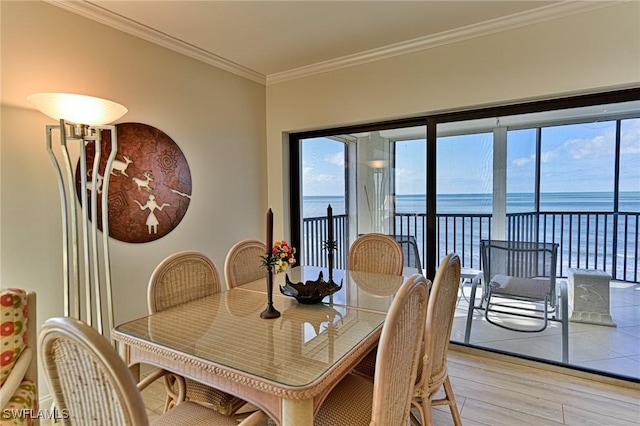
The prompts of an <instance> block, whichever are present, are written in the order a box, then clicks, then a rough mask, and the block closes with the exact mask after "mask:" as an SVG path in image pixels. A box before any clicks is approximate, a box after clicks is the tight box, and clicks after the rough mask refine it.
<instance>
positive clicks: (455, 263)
mask: <svg viewBox="0 0 640 426" xmlns="http://www.w3.org/2000/svg"><path fill="white" fill-rule="evenodd" d="M459 285H460V257H459V256H458V255H457V254H455V253H451V254H449V255H447V256H446V257H445V258H444V259H443V260H442V262H440V266H439V267H438V271H437V272H436V276H435V278H434V280H433V286H432V287H431V292H430V294H429V303H428V305H427V318H426V325H425V329H424V346H423V347H424V356H423V357H422V360H423V362H422V365H421V366H420V367H419V368H418V379H417V381H416V385H415V389H414V396H413V402H412V403H413V405H414V407H416V409H417V410H418V412H419V413H420V418H421V419H420V422H419V423H416V424H420V425H422V426H431V425H433V417H432V415H431V407H432V406H435V405H448V406H449V410H450V411H451V416H452V417H453V423H454V425H456V426H460V425H462V420H461V419H460V414H459V413H458V406H457V404H456V399H455V395H454V394H453V388H452V387H451V381H450V380H449V373H448V370H447V352H448V350H449V340H450V339H451V329H452V327H453V318H454V314H455V310H456V303H457V301H458V288H459ZM441 387H442V388H443V390H444V397H442V398H437V399H434V397H435V395H436V393H437V392H438V390H439V389H440V388H441ZM416 420H417V419H415V418H414V423H415V421H416Z"/></svg>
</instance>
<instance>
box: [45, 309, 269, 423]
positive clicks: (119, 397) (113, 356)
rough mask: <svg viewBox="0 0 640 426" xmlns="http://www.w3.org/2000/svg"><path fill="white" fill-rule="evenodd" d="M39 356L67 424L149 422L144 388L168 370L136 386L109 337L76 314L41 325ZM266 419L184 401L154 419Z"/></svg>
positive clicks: (170, 420) (255, 420)
mask: <svg viewBox="0 0 640 426" xmlns="http://www.w3.org/2000/svg"><path fill="white" fill-rule="evenodd" d="M38 348H39V356H40V359H41V361H42V365H43V366H44V373H45V378H46V380H47V383H48V384H49V389H50V390H51V393H52V394H53V398H54V402H55V406H56V410H57V412H58V413H60V416H59V417H60V421H61V422H62V424H63V425H64V426H105V425H118V426H146V425H149V419H148V418H147V413H146V409H145V406H144V402H143V401H142V396H141V394H140V390H142V389H144V388H145V387H146V386H148V385H149V384H150V383H151V382H153V381H154V380H156V379H157V378H158V377H160V376H161V375H162V374H165V373H166V372H165V371H164V370H160V369H158V370H155V371H154V372H153V373H152V374H151V375H149V376H148V377H147V378H145V379H144V380H143V381H142V382H140V383H139V384H138V385H136V383H135V380H134V378H133V376H132V375H131V372H130V371H129V369H128V368H127V366H126V365H125V363H124V361H123V360H122V359H121V358H120V356H119V355H118V353H117V352H116V350H115V349H114V348H113V346H111V344H110V343H109V341H108V340H107V339H105V338H104V337H103V336H101V335H100V334H99V333H98V332H97V331H96V330H94V329H93V328H91V327H89V326H88V325H87V324H85V323H83V322H82V321H79V320H77V319H74V318H69V317H57V318H50V319H49V320H47V321H46V322H45V324H44V325H43V326H42V328H41V331H40V336H39V342H38ZM267 418H268V417H267V416H266V414H265V413H264V412H262V411H258V412H255V413H253V414H252V415H251V416H249V417H247V418H246V419H245V420H244V421H243V422H241V423H238V421H237V420H236V419H234V418H232V417H228V416H225V415H222V414H220V413H218V412H216V411H214V410H212V409H209V408H206V407H204V406H202V405H200V404H196V403H194V402H190V401H185V402H182V403H180V404H178V405H176V406H175V407H173V408H172V409H171V410H169V411H168V412H166V413H164V414H162V415H161V416H160V417H159V418H157V419H156V420H154V421H153V422H152V424H153V425H156V426H180V425H194V426H196V425H202V426H205V425H207V426H238V425H242V426H248V425H257V424H259V423H260V422H262V421H263V420H265V419H267Z"/></svg>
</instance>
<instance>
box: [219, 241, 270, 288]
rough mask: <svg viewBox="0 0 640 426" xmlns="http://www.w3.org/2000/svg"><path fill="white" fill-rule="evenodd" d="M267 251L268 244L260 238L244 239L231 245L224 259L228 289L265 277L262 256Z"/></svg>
mask: <svg viewBox="0 0 640 426" xmlns="http://www.w3.org/2000/svg"><path fill="white" fill-rule="evenodd" d="M266 252H267V246H266V245H265V244H264V243H263V242H262V241H258V240H242V241H240V242H238V243H236V244H235V245H234V246H233V247H231V249H229V252H228V253H227V257H226V259H225V261H224V279H225V281H226V283H227V289H232V288H234V287H237V286H239V285H242V284H246V283H250V282H252V281H256V280H259V279H260V278H264V277H265V274H266V269H265V268H263V267H262V256H264V255H265V254H266Z"/></svg>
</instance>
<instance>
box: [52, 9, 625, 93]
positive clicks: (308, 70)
mask: <svg viewBox="0 0 640 426" xmlns="http://www.w3.org/2000/svg"><path fill="white" fill-rule="evenodd" d="M45 1H46V2H48V3H50V4H53V5H55V6H58V7H61V8H63V9H66V10H68V11H70V12H73V13H76V14H78V15H81V16H84V17H86V18H89V19H91V20H94V21H97V22H99V23H102V24H104V25H107V26H110V27H112V28H115V29H117V30H120V31H123V32H126V33H129V34H132V35H134V36H136V37H139V38H141V39H143V40H147V41H150V42H152V43H155V44H157V45H160V46H163V47H166V48H167V49H171V50H174V51H176V52H179V53H182V54H184V55H186V56H189V57H191V58H194V59H197V60H199V61H202V62H204V63H206V64H209V65H213V66H215V67H217V68H221V69H223V70H225V71H228V72H231V73H233V74H236V75H238V76H240V77H244V78H247V79H249V80H251V81H254V82H256V83H260V84H262V85H267V86H268V85H271V84H276V83H281V82H284V81H288V80H294V79H298V78H302V77H308V76H311V75H315V74H321V73H325V72H329V71H334V70H338V69H341V68H347V67H352V66H356V65H361V64H366V63H369V62H375V61H379V60H383V59H388V58H392V57H395V56H400V55H406V54H408V53H413V52H418V51H421V50H426V49H431V48H434V47H438V46H442V45H446V44H450V43H456V42H459V41H463V40H468V39H471V38H475V37H482V36H485V35H489V34H494V33H498V32H501V31H507V30H511V29H514V28H519V27H524V26H527V25H532V24H536V23H540V22H545V21H550V20H553V19H558V18H563V17H566V16H570V15H574V14H577V13H583V12H588V11H592V10H596V9H600V8H603V7H608V6H613V5H617V4H620V3H624V2H625V0H597V1H565V2H561V3H556V4H551V5H548V6H543V7H540V8H537V9H534V10H530V11H527V12H521V13H517V14H513V15H510V16H506V17H503V18H497V19H493V20H490V21H486V22H482V23H479V24H473V25H469V26H466V27H462V28H458V29H454V30H451V31H445V32H441V33H438V34H434V35H430V36H426V37H421V38H416V39H413V40H408V41H404V42H401V43H396V44H392V45H389V46H384V47H381V48H378V49H372V50H368V51H365V52H359V53H356V54H353V55H348V56H343V57H340V58H336V59H331V60H328V61H323V62H319V63H316V64H312V65H308V66H304V67H300V68H296V69H292V70H288V71H283V72H280V73H275V74H270V75H268V76H265V75H263V74H260V73H258V72H256V71H253V70H251V69H249V68H247V67H243V66H242V65H239V64H236V63H235V62H231V61H229V60H227V59H225V58H222V57H220V56H217V55H215V54H213V53H211V52H208V51H206V50H203V49H200V48H198V47H196V46H193V45H191V44H189V43H185V42H183V41H181V40H178V39H176V38H174V37H171V36H169V35H167V34H164V33H162V32H160V31H157V30H155V29H153V28H150V27H147V26H145V25H142V24H139V23H137V22H135V21H132V20H131V19H128V18H125V17H123V16H120V15H118V14H116V13H113V12H111V11H108V10H106V9H103V8H101V7H100V6H97V5H95V4H93V3H89V2H87V1H70V0H45Z"/></svg>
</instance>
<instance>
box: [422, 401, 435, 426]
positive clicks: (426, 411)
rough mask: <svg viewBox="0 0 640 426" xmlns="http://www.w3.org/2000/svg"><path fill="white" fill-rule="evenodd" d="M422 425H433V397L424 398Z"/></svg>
mask: <svg viewBox="0 0 640 426" xmlns="http://www.w3.org/2000/svg"><path fill="white" fill-rule="evenodd" d="M420 414H421V415H422V426H433V413H432V412H431V398H426V397H425V398H422V412H421V413H420Z"/></svg>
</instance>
